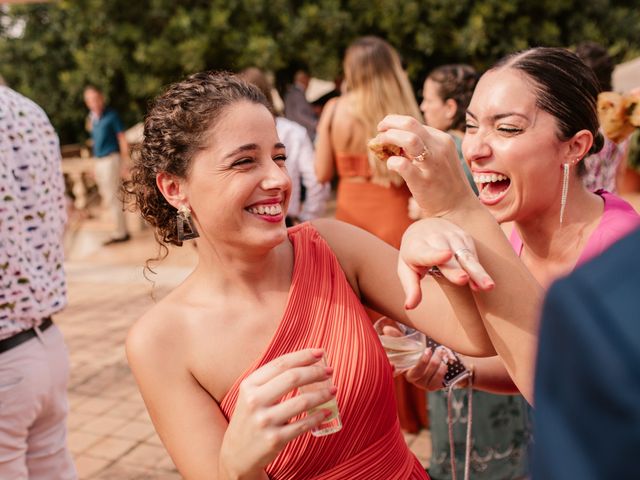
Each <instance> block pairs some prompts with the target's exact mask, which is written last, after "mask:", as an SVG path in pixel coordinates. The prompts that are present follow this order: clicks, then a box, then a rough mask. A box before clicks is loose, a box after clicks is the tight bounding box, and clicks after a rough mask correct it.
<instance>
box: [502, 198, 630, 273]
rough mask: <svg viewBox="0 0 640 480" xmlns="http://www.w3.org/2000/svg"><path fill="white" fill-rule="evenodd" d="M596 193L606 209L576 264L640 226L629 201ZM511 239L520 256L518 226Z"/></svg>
mask: <svg viewBox="0 0 640 480" xmlns="http://www.w3.org/2000/svg"><path fill="white" fill-rule="evenodd" d="M595 193H596V194H597V195H600V197H602V199H603V200H604V211H603V212H602V217H601V218H600V223H598V226H597V227H596V229H595V230H594V231H593V233H592V234H591V236H590V237H589V240H587V244H586V245H585V247H584V249H583V250H582V253H581V254H580V257H579V258H578V261H577V263H576V266H578V265H581V264H583V263H585V262H586V261H587V260H590V259H591V258H593V257H596V256H598V255H600V254H601V253H602V252H603V251H604V250H606V249H607V248H608V247H609V246H610V245H612V244H613V243H615V242H616V241H617V240H619V239H620V238H622V237H624V236H625V235H626V234H627V233H630V232H631V231H632V230H635V229H636V227H638V226H640V215H638V213H637V212H636V211H635V210H634V209H633V207H632V206H631V205H630V204H629V203H627V202H626V201H624V200H623V199H621V198H620V197H618V196H616V195H614V194H612V193H609V192H606V191H604V190H598V191H597V192H595ZM509 241H510V242H511V245H512V246H513V249H514V250H515V251H516V253H517V254H518V256H520V253H521V252H522V239H521V238H520V235H519V234H518V230H517V228H514V229H513V230H512V232H511V237H510V238H509Z"/></svg>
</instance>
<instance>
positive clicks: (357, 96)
mask: <svg viewBox="0 0 640 480" xmlns="http://www.w3.org/2000/svg"><path fill="white" fill-rule="evenodd" d="M343 68H344V76H345V83H346V92H345V93H344V94H343V95H342V96H341V97H338V98H336V99H332V100H330V101H329V102H328V103H327V105H326V106H325V108H324V110H323V113H322V116H321V117H320V121H319V123H318V129H317V138H316V175H317V177H318V181H319V182H328V181H331V180H332V179H333V178H334V176H335V175H336V173H337V175H338V190H337V194H336V214H335V217H336V219H338V220H342V221H344V222H347V223H350V224H352V225H356V226H358V227H360V228H362V229H364V230H367V231H368V232H370V233H372V234H374V235H376V236H377V237H378V238H380V239H382V240H384V241H385V242H386V243H388V244H389V245H392V246H393V247H395V248H399V247H400V240H401V239H402V234H403V233H404V231H405V230H406V229H407V227H408V226H409V225H410V224H411V222H412V219H411V218H410V217H409V198H410V197H411V192H409V189H408V188H407V186H406V185H405V183H404V180H403V179H402V177H400V176H399V175H397V174H396V173H394V172H390V171H389V170H388V169H387V166H386V164H385V163H384V162H382V161H380V160H379V159H377V158H376V157H375V155H373V154H372V153H371V151H370V150H369V149H368V148H367V141H368V139H370V138H372V137H374V136H375V135H376V134H377V126H378V123H379V122H380V121H381V120H382V119H383V118H384V117H385V116H386V115H388V114H390V113H401V114H403V115H410V116H412V117H414V118H416V119H418V120H422V114H421V113H420V109H419V107H418V103H417V102H416V99H415V96H414V93H413V90H412V88H411V85H410V83H409V80H408V78H407V75H406V73H405V72H404V70H403V69H402V65H401V63H400V57H399V55H398V53H397V52H396V51H395V50H394V48H393V47H392V46H391V45H389V44H388V43H387V42H386V41H384V40H382V39H381V38H378V37H373V36H368V37H362V38H359V39H357V40H355V41H354V42H353V43H352V44H351V45H350V46H349V48H348V49H347V51H346V53H345V57H344V63H343ZM368 313H369V316H370V317H371V319H372V320H373V321H375V319H376V318H377V317H379V316H380V314H377V313H376V312H373V311H368ZM395 381H396V397H397V401H398V414H399V417H400V425H401V426H402V428H403V429H404V430H406V431H408V432H417V431H418V430H420V428H426V427H427V426H428V420H427V411H426V401H425V395H424V392H423V391H420V390H419V389H417V388H416V387H414V386H413V385H411V384H409V383H408V382H406V380H405V379H404V378H403V377H398V378H396V380H395Z"/></svg>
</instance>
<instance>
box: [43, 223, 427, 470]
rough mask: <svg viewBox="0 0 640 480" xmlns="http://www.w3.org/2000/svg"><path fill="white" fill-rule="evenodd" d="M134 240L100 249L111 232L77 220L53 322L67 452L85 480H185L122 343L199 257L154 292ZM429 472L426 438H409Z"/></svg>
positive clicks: (162, 273) (146, 245)
mask: <svg viewBox="0 0 640 480" xmlns="http://www.w3.org/2000/svg"><path fill="white" fill-rule="evenodd" d="M128 220H129V222H128V223H129V225H130V227H131V226H132V225H137V228H132V230H133V239H132V240H131V241H129V242H127V243H123V244H117V245H112V246H109V247H102V246H101V244H102V241H104V240H105V239H106V237H107V233H106V232H107V229H108V224H107V223H106V222H104V221H100V220H95V219H93V220H91V219H90V220H86V219H85V220H82V221H79V220H78V221H75V220H73V219H72V222H71V225H70V228H69V232H68V234H67V238H66V250H67V261H66V262H65V267H66V272H67V279H68V287H69V305H68V307H67V308H66V309H65V310H64V311H63V312H62V313H60V314H59V315H57V316H56V317H55V321H56V323H57V325H58V326H59V327H60V328H61V330H62V332H63V333H64V336H65V339H66V342H67V346H68V348H69V354H70V359H71V379H70V382H69V403H70V415H69V439H68V441H69V446H70V449H71V451H72V453H73V455H74V458H75V462H76V466H77V469H78V474H79V478H80V479H82V480H85V479H92V480H116V479H118V480H143V479H144V480H146V479H154V480H156V479H157V480H177V479H180V478H182V477H181V476H180V474H179V473H178V472H177V470H176V468H175V466H174V465H173V463H172V461H171V459H170V457H169V456H168V455H167V453H166V451H165V449H164V447H163V446H162V444H161V442H160V440H159V439H158V437H157V435H156V434H155V431H154V429H153V426H152V424H151V421H150V419H149V416H148V415H147V413H146V410H145V407H144V404H143V401H142V398H141V396H140V394H139V393H138V390H137V387H136V384H135V381H134V380H133V377H132V375H131V373H130V371H129V368H128V366H127V362H126V358H125V353H124V339H125V337H126V333H127V330H128V328H129V327H130V326H131V324H132V323H133V322H134V321H135V319H136V318H138V317H139V316H140V315H141V314H142V312H144V311H145V310H146V309H147V308H149V306H150V305H151V304H152V303H153V302H154V299H153V298H152V295H153V297H155V298H156V299H158V298H161V297H162V296H163V295H165V294H166V293H167V292H168V291H169V290H170V289H171V288H172V287H173V286H175V285H176V284H177V283H179V282H180V281H181V279H183V278H184V277H185V276H186V275H187V274H188V272H189V271H190V269H191V268H192V267H193V265H194V264H195V259H196V256H195V251H194V250H193V249H192V248H191V247H189V246H185V247H183V248H175V249H172V250H171V252H170V254H169V256H168V257H167V259H165V260H164V261H163V262H161V263H160V265H159V266H158V267H157V269H156V271H157V273H158V274H157V275H156V278H155V279H154V281H155V285H152V284H151V282H149V281H148V280H146V279H145V278H144V277H143V275H142V266H143V265H144V262H145V260H146V259H147V258H149V257H153V256H155V255H156V252H157V247H156V246H155V242H154V240H153V234H152V232H151V231H150V230H148V229H142V228H141V227H140V226H139V223H140V222H139V221H138V220H137V218H135V217H134V216H133V215H132V216H131V217H130V218H129V219H128ZM406 439H407V442H408V444H409V445H410V447H411V448H412V450H413V451H414V452H415V453H416V455H418V458H420V460H421V461H422V462H423V464H424V465H426V464H427V461H428V455H429V453H430V441H429V435H428V432H426V431H423V432H421V433H420V434H419V435H406Z"/></svg>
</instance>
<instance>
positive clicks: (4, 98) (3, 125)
mask: <svg viewBox="0 0 640 480" xmlns="http://www.w3.org/2000/svg"><path fill="white" fill-rule="evenodd" d="M65 222H66V210H65V196H64V179H63V176H62V170H61V157H60V144H59V141H58V136H57V135H56V133H55V131H54V129H53V127H52V126H51V123H50V122H49V119H48V118H47V116H46V114H45V113H44V111H43V110H42V109H41V108H40V107H38V106H37V105H36V104H35V103H33V102H32V101H31V100H29V99H27V98H25V97H23V96H22V95H20V94H19V93H17V92H15V91H13V90H11V89H9V88H7V87H2V86H0V285H1V286H0V339H4V338H7V337H10V336H12V335H15V334H16V333H18V332H20V331H22V330H26V329H29V328H32V327H33V326H35V325H38V324H39V323H40V322H41V320H42V319H43V318H45V317H47V316H49V315H51V314H53V313H55V312H57V311H59V310H61V309H62V308H63V307H64V306H65V305H66V302H67V300H66V282H65V276H64V270H63V245H62V235H63V232H64V224H65Z"/></svg>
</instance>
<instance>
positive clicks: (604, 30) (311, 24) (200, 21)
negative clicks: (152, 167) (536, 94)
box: [0, 0, 640, 143]
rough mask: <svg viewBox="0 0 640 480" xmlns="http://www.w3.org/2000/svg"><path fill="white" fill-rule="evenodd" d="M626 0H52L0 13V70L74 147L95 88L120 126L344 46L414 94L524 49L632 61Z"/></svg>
mask: <svg viewBox="0 0 640 480" xmlns="http://www.w3.org/2000/svg"><path fill="white" fill-rule="evenodd" d="M634 4H635V1H634V0H591V1H589V2H584V1H578V0H540V1H539V2H531V1H529V0H510V1H506V2H505V1H504V0H476V1H471V0H456V1H451V0H315V1H311V0H206V1H205V0H180V1H176V0H139V1H136V2H131V1H129V0H58V1H56V2H51V3H45V4H31V5H21V6H4V7H2V9H0V65H2V68H1V71H0V73H2V75H3V76H4V77H5V79H6V80H7V82H8V83H9V84H10V85H11V86H12V87H14V88H15V89H17V90H19V91H21V92H22V93H24V94H25V95H27V96H29V97H31V98H33V99H34V100H35V101H36V102H37V103H39V104H40V105H41V106H42V107H43V108H44V109H45V110H46V111H47V113H48V114H49V116H50V117H51V119H52V121H53V123H54V125H55V126H56V128H57V130H58V132H59V133H60V136H61V138H62V141H63V142H65V143H69V142H79V141H82V140H84V138H86V133H85V132H84V131H83V124H84V117H85V115H86V110H85V107H84V105H83V102H82V90H83V88H84V87H85V85H87V84H89V83H91V84H95V85H96V86H98V87H100V88H101V89H102V90H103V91H104V92H105V94H106V96H107V98H108V99H109V101H110V102H111V103H112V104H113V105H114V106H115V107H116V108H117V109H118V110H119V111H120V113H121V114H122V116H123V120H124V121H125V124H127V125H132V124H133V123H135V122H137V121H140V120H141V119H142V117H143V115H144V112H145V109H146V107H147V104H148V102H149V100H150V99H151V98H153V97H154V96H155V95H157V94H158V92H159V91H161V89H162V88H163V86H165V85H167V84H168V83H170V82H172V81H175V80H177V79H179V78H182V77H183V76H185V75H187V74H189V73H192V72H195V71H199V70H204V69H226V70H239V69H242V68H245V67H247V66H251V65H256V66H259V67H261V68H264V69H268V70H272V71H273V72H274V73H275V76H276V80H277V83H278V85H279V86H280V87H282V86H283V85H284V84H285V83H286V82H287V81H289V79H290V78H291V77H292V74H293V72H294V71H295V70H296V69H298V68H300V67H301V66H306V67H307V68H308V69H309V70H310V71H311V72H312V74H314V75H316V76H319V77H322V78H329V79H330V78H333V77H334V76H335V75H337V74H338V73H339V71H340V65H341V59H342V55H343V52H344V49H345V48H346V46H347V45H348V44H349V43H350V42H351V41H352V40H353V39H355V38H356V37H358V36H361V35H379V36H382V37H384V38H386V39H387V40H388V41H389V42H390V43H391V44H392V45H394V46H395V47H396V48H397V49H398V50H399V51H400V53H401V55H402V58H403V61H404V64H405V65H406V68H407V71H408V73H409V76H410V78H411V80H412V81H413V83H414V85H415V87H416V90H419V88H420V86H421V81H422V79H423V78H424V76H425V75H426V74H427V73H428V71H429V70H430V69H431V68H433V67H434V66H436V65H439V64H442V63H451V62H467V63H471V64H473V65H474V66H475V67H476V68H478V69H480V70H482V69H484V68H486V67H487V66H489V65H490V64H491V63H493V62H494V61H495V60H497V58H499V57H501V56H502V55H504V54H506V53H509V52H513V51H516V50H521V49H524V48H527V47H529V46H534V45H552V46H568V47H571V46H574V45H575V44H577V43H578V42H580V41H583V40H594V41H598V42H600V43H602V44H604V45H606V46H607V47H608V48H609V51H610V52H611V54H612V55H614V56H615V58H616V60H624V59H628V58H632V57H634V56H637V55H640V46H639V44H638V39H640V10H639V9H638V8H637V6H636V5H634Z"/></svg>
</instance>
